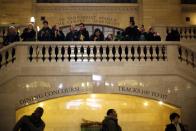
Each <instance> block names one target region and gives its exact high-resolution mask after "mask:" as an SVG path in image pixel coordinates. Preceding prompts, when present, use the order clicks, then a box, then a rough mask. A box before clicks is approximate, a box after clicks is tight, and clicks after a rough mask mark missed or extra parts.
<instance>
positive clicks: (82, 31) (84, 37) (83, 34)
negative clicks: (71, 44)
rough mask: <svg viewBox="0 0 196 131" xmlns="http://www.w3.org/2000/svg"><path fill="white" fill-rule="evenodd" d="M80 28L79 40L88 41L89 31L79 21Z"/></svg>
mask: <svg viewBox="0 0 196 131" xmlns="http://www.w3.org/2000/svg"><path fill="white" fill-rule="evenodd" d="M79 26H80V30H79V31H78V37H79V38H78V39H79V41H89V39H90V38H89V32H88V31H87V30H86V28H85V25H84V23H80V25H79Z"/></svg>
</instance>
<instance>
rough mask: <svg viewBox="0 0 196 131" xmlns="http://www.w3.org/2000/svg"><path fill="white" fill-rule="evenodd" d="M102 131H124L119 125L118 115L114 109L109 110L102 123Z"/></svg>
mask: <svg viewBox="0 0 196 131" xmlns="http://www.w3.org/2000/svg"><path fill="white" fill-rule="evenodd" d="M101 131H122V129H121V127H120V126H119V124H118V118H117V113H116V111H115V110H114V109H109V110H108V111H107V116H106V117H105V119H104V120H103V122H102V129H101Z"/></svg>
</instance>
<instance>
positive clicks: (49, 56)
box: [28, 42, 167, 62]
mask: <svg viewBox="0 0 196 131" xmlns="http://www.w3.org/2000/svg"><path fill="white" fill-rule="evenodd" d="M118 43H119V42H111V43H110V42H107V43H106V42H96V43H95V42H91V43H80V44H77V43H71V44H60V45H56V44H44V45H42V44H33V45H30V46H28V48H29V51H28V53H29V54H28V55H29V56H28V58H29V60H30V61H34V60H35V61H40V60H41V61H43V62H44V61H50V62H51V61H64V60H68V61H122V60H125V61H135V60H138V61H141V60H144V61H148V60H150V61H153V60H156V61H159V60H163V61H165V60H166V59H167V45H164V44H155V43H154V44H150V43H145V44H143V43H141V42H140V44H133V43H129V44H128V43H123V42H120V43H121V44H118ZM138 43H139V42H138Z"/></svg>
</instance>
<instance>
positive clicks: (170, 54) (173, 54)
mask: <svg viewBox="0 0 196 131" xmlns="http://www.w3.org/2000/svg"><path fill="white" fill-rule="evenodd" d="M172 44H173V45H172ZM172 44H170V45H168V46H167V59H168V62H169V65H173V66H175V65H176V64H177V63H178V57H179V54H178V45H177V44H176V43H173V42H172Z"/></svg>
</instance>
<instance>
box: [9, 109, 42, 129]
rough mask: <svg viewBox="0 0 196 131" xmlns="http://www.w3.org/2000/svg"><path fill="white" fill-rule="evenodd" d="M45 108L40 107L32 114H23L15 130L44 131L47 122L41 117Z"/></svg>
mask: <svg viewBox="0 0 196 131" xmlns="http://www.w3.org/2000/svg"><path fill="white" fill-rule="evenodd" d="M43 112H44V110H43V108H41V107H38V108H36V110H35V111H34V113H33V114H32V115H31V116H26V115H25V116H23V117H22V118H21V119H20V120H19V121H18V122H17V123H16V125H15V127H14V129H13V131H19V130H20V131H43V130H44V128H45V123H44V121H43V120H42V119H41V117H42V115H43Z"/></svg>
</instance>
